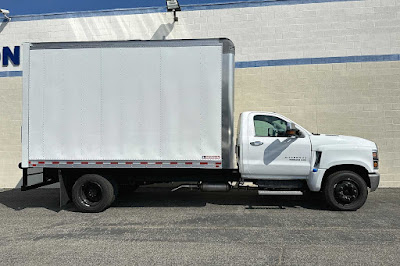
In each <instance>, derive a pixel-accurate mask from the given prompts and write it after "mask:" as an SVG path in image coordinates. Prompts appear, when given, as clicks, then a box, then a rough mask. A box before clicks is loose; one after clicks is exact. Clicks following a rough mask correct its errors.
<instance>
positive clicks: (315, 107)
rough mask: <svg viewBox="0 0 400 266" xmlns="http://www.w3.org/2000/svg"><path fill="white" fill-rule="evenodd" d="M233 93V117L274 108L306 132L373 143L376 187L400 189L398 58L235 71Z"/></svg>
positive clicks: (399, 75)
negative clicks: (375, 147)
mask: <svg viewBox="0 0 400 266" xmlns="http://www.w3.org/2000/svg"><path fill="white" fill-rule="evenodd" d="M235 96H236V98H235V108H236V109H235V116H236V121H237V119H238V116H239V113H240V112H243V111H249V110H257V111H273V112H277V113H281V114H283V115H285V116H287V117H288V118H290V119H292V120H294V121H296V122H297V123H299V124H301V125H302V126H304V127H305V128H307V129H308V130H310V131H311V132H318V133H330V134H342V135H351V136H358V137H362V138H366V139H370V140H372V141H374V142H376V143H377V145H378V147H379V152H380V154H379V156H380V172H381V174H382V177H381V178H382V179H381V187H400V175H399V171H400V62H368V63H344V64H326V65H297V66H279V67H259V68H246V69H238V70H236V94H235Z"/></svg>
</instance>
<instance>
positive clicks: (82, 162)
mask: <svg viewBox="0 0 400 266" xmlns="http://www.w3.org/2000/svg"><path fill="white" fill-rule="evenodd" d="M81 164H89V162H81Z"/></svg>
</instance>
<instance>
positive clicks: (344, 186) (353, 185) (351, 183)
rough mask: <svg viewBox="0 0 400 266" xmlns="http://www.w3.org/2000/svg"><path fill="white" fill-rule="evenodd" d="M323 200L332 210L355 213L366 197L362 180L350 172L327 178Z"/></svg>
mask: <svg viewBox="0 0 400 266" xmlns="http://www.w3.org/2000/svg"><path fill="white" fill-rule="evenodd" d="M324 195H325V199H326V201H327V202H328V204H329V206H330V207H331V208H332V209H334V210H340V211H355V210H357V209H359V208H361V207H362V206H363V205H364V203H365V201H366V200H367V196H368V188H367V184H366V183H365V181H364V179H363V178H362V177H361V176H360V175H358V174H357V173H354V172H352V171H340V172H336V173H333V174H331V175H330V176H328V179H327V181H326V183H325V186H324Z"/></svg>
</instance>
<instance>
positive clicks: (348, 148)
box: [307, 145, 374, 191]
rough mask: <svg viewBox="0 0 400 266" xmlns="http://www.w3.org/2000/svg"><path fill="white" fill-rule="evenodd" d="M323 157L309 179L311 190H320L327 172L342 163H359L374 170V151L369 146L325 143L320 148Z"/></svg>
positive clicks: (371, 170) (367, 168)
mask: <svg viewBox="0 0 400 266" xmlns="http://www.w3.org/2000/svg"><path fill="white" fill-rule="evenodd" d="M316 151H319V152H321V159H320V162H319V164H318V165H315V167H314V169H315V170H314V171H316V172H312V173H311V174H310V176H309V177H308V179H307V185H308V187H309V189H310V190H311V191H320V190H321V185H322V181H323V178H324V175H325V172H326V171H327V170H328V169H330V168H332V167H334V166H340V165H357V166H361V167H363V168H365V169H366V170H367V171H368V172H369V173H372V172H374V168H373V162H372V161H373V160H372V153H371V149H370V148H369V147H362V146H361V147H360V146H353V145H323V146H320V147H319V148H318V150H316Z"/></svg>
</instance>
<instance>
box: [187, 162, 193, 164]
mask: <svg viewBox="0 0 400 266" xmlns="http://www.w3.org/2000/svg"><path fill="white" fill-rule="evenodd" d="M185 164H193V163H192V162H185Z"/></svg>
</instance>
